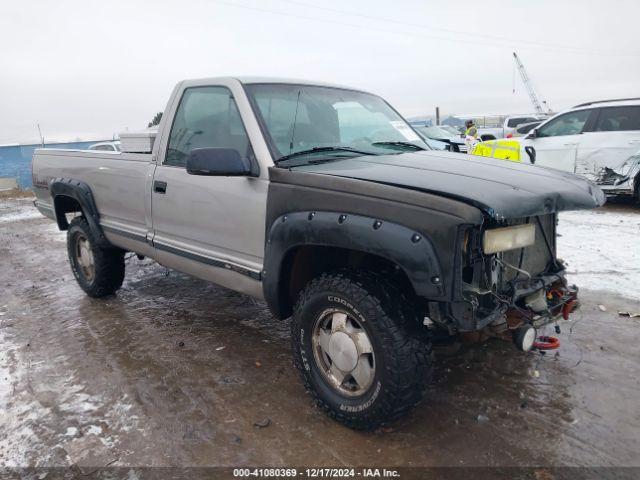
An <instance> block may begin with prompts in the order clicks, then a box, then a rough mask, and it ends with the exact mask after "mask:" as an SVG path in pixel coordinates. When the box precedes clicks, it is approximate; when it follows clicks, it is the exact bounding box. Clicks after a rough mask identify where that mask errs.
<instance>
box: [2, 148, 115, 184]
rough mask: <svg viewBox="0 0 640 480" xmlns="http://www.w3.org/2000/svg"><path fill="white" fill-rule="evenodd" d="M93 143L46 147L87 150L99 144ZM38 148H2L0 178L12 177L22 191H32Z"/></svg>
mask: <svg viewBox="0 0 640 480" xmlns="http://www.w3.org/2000/svg"><path fill="white" fill-rule="evenodd" d="M98 141H105V142H108V141H111V140H110V139H109V140H96V141H93V142H73V143H53V144H49V145H46V144H45V148H47V147H48V148H76V149H78V148H79V149H82V150H84V149H86V148H88V147H89V145H93V144H94V143H98ZM36 148H42V146H41V145H40V144H38V145H12V146H7V147H2V146H0V177H12V178H16V179H17V181H18V186H19V187H20V188H22V189H30V188H31V187H32V184H31V157H33V151H34V150H35V149H36Z"/></svg>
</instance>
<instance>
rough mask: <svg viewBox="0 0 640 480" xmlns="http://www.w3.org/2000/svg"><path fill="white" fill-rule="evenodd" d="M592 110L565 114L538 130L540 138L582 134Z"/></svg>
mask: <svg viewBox="0 0 640 480" xmlns="http://www.w3.org/2000/svg"><path fill="white" fill-rule="evenodd" d="M590 113H591V110H578V111H575V112H569V113H565V114H564V115H561V116H559V117H558V118H555V119H554V120H552V121H550V122H549V123H547V124H546V125H545V126H543V127H540V128H539V129H538V136H539V137H559V136H562V135H577V134H579V133H581V132H582V129H583V128H584V124H585V123H587V119H588V118H589V114H590Z"/></svg>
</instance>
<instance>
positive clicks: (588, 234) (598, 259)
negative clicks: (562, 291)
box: [558, 209, 640, 300]
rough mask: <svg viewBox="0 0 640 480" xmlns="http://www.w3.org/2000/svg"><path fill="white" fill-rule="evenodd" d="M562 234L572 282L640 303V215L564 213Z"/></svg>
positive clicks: (560, 242)
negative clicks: (636, 300) (639, 244)
mask: <svg viewBox="0 0 640 480" xmlns="http://www.w3.org/2000/svg"><path fill="white" fill-rule="evenodd" d="M558 233H559V234H560V235H561V236H560V237H558V257H559V258H562V259H564V260H565V262H566V264H567V274H568V278H569V281H570V282H573V283H575V284H576V285H578V286H579V287H581V288H585V289H588V290H604V291H607V292H613V293H617V294H619V295H622V296H624V297H627V298H632V299H638V300H640V247H639V246H638V242H639V239H640V212H619V211H615V210H608V209H607V210H602V209H601V210H587V211H578V212H561V213H560V215H559V223H558Z"/></svg>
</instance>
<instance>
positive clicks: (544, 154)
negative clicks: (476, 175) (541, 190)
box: [521, 98, 640, 180]
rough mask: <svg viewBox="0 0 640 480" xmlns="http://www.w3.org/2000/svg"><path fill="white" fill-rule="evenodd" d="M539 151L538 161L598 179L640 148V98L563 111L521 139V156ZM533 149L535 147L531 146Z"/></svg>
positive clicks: (597, 103) (541, 163)
mask: <svg viewBox="0 0 640 480" xmlns="http://www.w3.org/2000/svg"><path fill="white" fill-rule="evenodd" d="M526 147H533V149H534V150H535V164H536V165H541V166H544V167H551V168H556V169H558V170H565V171H568V172H574V173H577V174H579V175H583V176H585V177H587V178H590V179H593V180H595V179H596V178H597V177H598V173H599V172H600V171H601V170H602V169H603V168H604V167H608V168H611V169H616V168H617V167H619V166H620V165H622V164H623V163H624V162H625V161H626V160H627V158H629V156H631V155H632V154H634V153H635V152H637V151H638V150H640V98H632V99H622V100H606V101H598V102H590V103H583V104H581V105H577V106H575V107H573V108H572V109H571V110H568V111H566V112H563V113H559V114H558V115H555V116H554V117H552V118H550V119H549V120H547V121H546V122H544V123H542V124H540V126H538V127H537V128H535V129H534V130H532V131H531V133H530V134H529V135H527V136H526V137H525V138H524V139H523V140H522V142H521V148H522V152H521V158H523V159H528V158H530V157H531V155H528V154H527V153H526V152H525V149H526ZM528 150H529V151H531V148H529V149H528Z"/></svg>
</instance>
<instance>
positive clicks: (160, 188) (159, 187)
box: [153, 180, 167, 193]
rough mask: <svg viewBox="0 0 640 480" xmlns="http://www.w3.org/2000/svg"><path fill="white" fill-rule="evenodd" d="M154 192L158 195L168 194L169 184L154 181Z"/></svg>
mask: <svg viewBox="0 0 640 480" xmlns="http://www.w3.org/2000/svg"><path fill="white" fill-rule="evenodd" d="M153 191H154V192H156V193H167V182H161V181H159V180H154V181H153Z"/></svg>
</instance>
